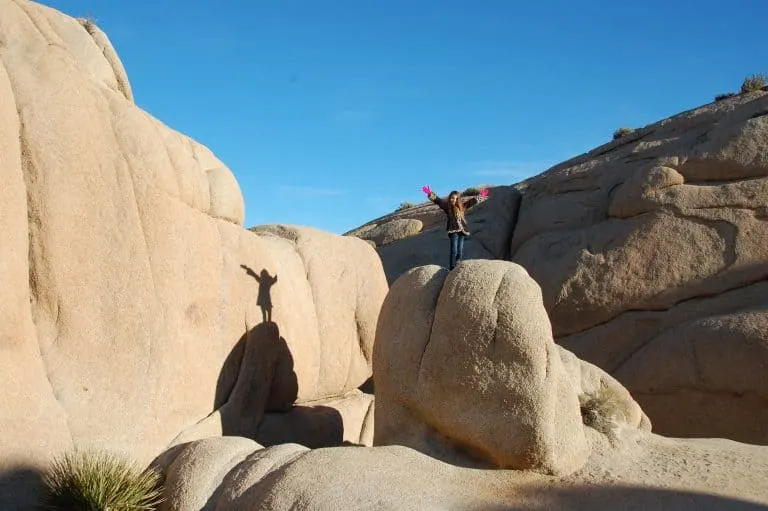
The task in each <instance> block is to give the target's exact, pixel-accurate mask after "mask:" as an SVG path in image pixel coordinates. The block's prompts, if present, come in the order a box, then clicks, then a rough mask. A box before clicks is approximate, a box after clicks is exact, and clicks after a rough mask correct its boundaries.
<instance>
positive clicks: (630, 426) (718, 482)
mask: <svg viewBox="0 0 768 511" xmlns="http://www.w3.org/2000/svg"><path fill="white" fill-rule="evenodd" d="M540 293H541V291H540V289H539V287H538V285H537V284H536V283H535V282H534V281H533V280H532V279H531V278H530V277H529V276H528V275H527V274H526V272H525V270H523V269H522V268H521V267H520V266H518V265H516V264H514V263H510V262H502V261H473V262H464V263H460V264H459V266H458V267H457V268H456V270H455V271H454V272H451V273H450V274H447V272H446V271H445V270H443V269H440V268H437V267H434V266H428V267H420V268H417V269H414V270H412V271H410V272H409V273H407V274H406V275H404V276H403V277H401V278H400V279H398V280H397V281H396V282H395V283H394V284H393V286H392V289H391V290H390V292H389V294H388V295H387V298H386V300H385V303H384V306H383V308H382V314H381V317H380V319H379V323H378V327H377V336H376V344H375V346H374V376H375V378H376V391H377V404H376V413H375V415H376V423H375V425H376V427H375V439H374V443H375V445H376V446H375V447H335V448H326V449H315V450H310V449H307V448H306V447H303V446H300V445H296V444H283V445H279V446H274V447H268V448H263V447H262V446H261V445H259V444H257V443H255V442H252V441H250V440H246V439H236V438H209V439H206V440H202V441H198V442H192V443H189V444H185V445H179V446H176V447H175V448H173V449H171V450H169V451H168V452H167V453H165V454H164V455H163V456H161V457H160V458H159V459H158V460H157V461H156V465H157V466H158V467H162V468H163V470H164V471H165V473H166V474H167V478H166V484H167V496H168V498H169V501H168V503H167V505H166V506H165V507H164V508H163V509H167V510H174V511H188V510H189V511H191V510H197V509H201V508H203V506H208V508H210V509H219V510H229V509H232V510H234V509H238V510H246V509H247V510H260V509H264V510H267V509H269V510H281V509H286V510H288V509H296V508H297V507H300V508H305V509H318V510H324V509H371V508H376V509H534V510H537V509H541V510H544V509H596V510H600V509H606V510H608V509H619V508H620V509H632V510H635V509H637V510H640V509H676V510H677V509H680V510H686V509H691V510H693V509H709V508H711V509H720V508H727V509H738V510H752V509H764V508H765V507H766V505H768V488H766V486H765V481H766V480H768V447H759V446H750V445H746V444H739V443H736V442H732V441H726V440H676V439H668V438H664V437H660V436H658V435H655V434H652V433H651V432H650V431H649V426H650V425H649V423H648V421H647V419H646V418H645V416H644V414H643V413H642V410H640V408H639V407H638V405H637V403H636V402H635V401H634V400H632V398H631V397H630V396H629V394H628V393H627V391H626V390H625V389H623V388H622V387H621V385H619V384H618V383H617V382H616V381H615V380H613V379H612V378H611V377H610V376H608V375H607V374H605V373H604V372H602V371H601V370H600V369H598V368H596V367H595V366H592V365H591V364H587V363H584V362H581V361H580V360H578V359H577V358H576V357H575V356H573V355H572V354H570V353H568V352H567V351H566V350H565V349H563V348H561V347H558V346H556V345H555V344H554V342H553V340H552V336H551V331H550V328H551V327H550V325H549V322H548V321H547V318H546V315H545V314H544V309H543V304H542V300H541V294H540ZM585 398H586V399H585ZM579 403H581V407H580V406H579ZM395 442H396V443H399V444H400V445H381V444H388V443H395ZM513 467H514V468H516V469H514V470H513V469H511V468H513ZM477 468H485V470H477ZM548 474H550V475H548Z"/></svg>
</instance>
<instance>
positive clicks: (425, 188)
mask: <svg viewBox="0 0 768 511" xmlns="http://www.w3.org/2000/svg"><path fill="white" fill-rule="evenodd" d="M421 191H422V192H424V193H426V194H427V195H430V194H431V193H432V188H430V187H429V185H424V187H422V189H421Z"/></svg>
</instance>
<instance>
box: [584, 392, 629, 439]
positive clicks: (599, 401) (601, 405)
mask: <svg viewBox="0 0 768 511" xmlns="http://www.w3.org/2000/svg"><path fill="white" fill-rule="evenodd" d="M579 403H580V404H581V419H582V421H583V422H584V424H585V425H587V426H589V427H590V428H593V429H596V430H597V431H599V432H601V433H603V434H606V435H610V434H611V433H612V432H613V429H614V428H615V426H616V424H617V421H618V420H619V419H620V417H621V416H622V415H624V411H623V409H622V407H621V403H622V399H621V396H619V395H618V394H617V392H616V390H614V389H613V388H611V387H608V386H606V385H602V386H601V387H600V390H598V391H597V392H596V393H594V394H585V395H582V396H579Z"/></svg>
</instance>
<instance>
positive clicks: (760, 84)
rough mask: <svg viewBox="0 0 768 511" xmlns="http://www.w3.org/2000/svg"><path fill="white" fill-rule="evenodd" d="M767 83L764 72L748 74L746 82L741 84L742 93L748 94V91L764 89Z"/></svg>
mask: <svg viewBox="0 0 768 511" xmlns="http://www.w3.org/2000/svg"><path fill="white" fill-rule="evenodd" d="M767 83H768V80H766V78H765V75H763V74H757V75H752V76H748V77H746V78H745V79H744V83H742V84H741V93H742V94H746V93H747V92H755V91H758V90H763V88H764V87H765V86H766V84H767Z"/></svg>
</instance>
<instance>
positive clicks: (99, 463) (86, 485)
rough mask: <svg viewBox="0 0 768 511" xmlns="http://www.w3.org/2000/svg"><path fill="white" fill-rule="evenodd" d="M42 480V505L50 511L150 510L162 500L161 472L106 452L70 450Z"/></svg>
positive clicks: (55, 462)
mask: <svg viewBox="0 0 768 511" xmlns="http://www.w3.org/2000/svg"><path fill="white" fill-rule="evenodd" d="M43 483H44V485H45V494H44V496H43V508H44V509H48V510H51V511H74V510H82V511H151V510H154V509H156V508H157V506H158V505H159V504H160V503H161V502H162V501H163V498H162V493H163V490H162V484H161V475H160V473H159V472H157V471H156V470H155V469H146V470H139V469H137V468H136V467H135V466H134V465H133V464H132V463H129V462H128V461H126V460H124V459H122V458H120V457H118V456H116V455H114V454H111V453H107V452H84V451H72V452H68V453H66V454H65V455H64V456H63V457H61V458H57V459H55V460H54V462H53V463H52V464H51V467H50V469H49V470H48V471H47V473H46V474H45V475H44V478H43Z"/></svg>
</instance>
